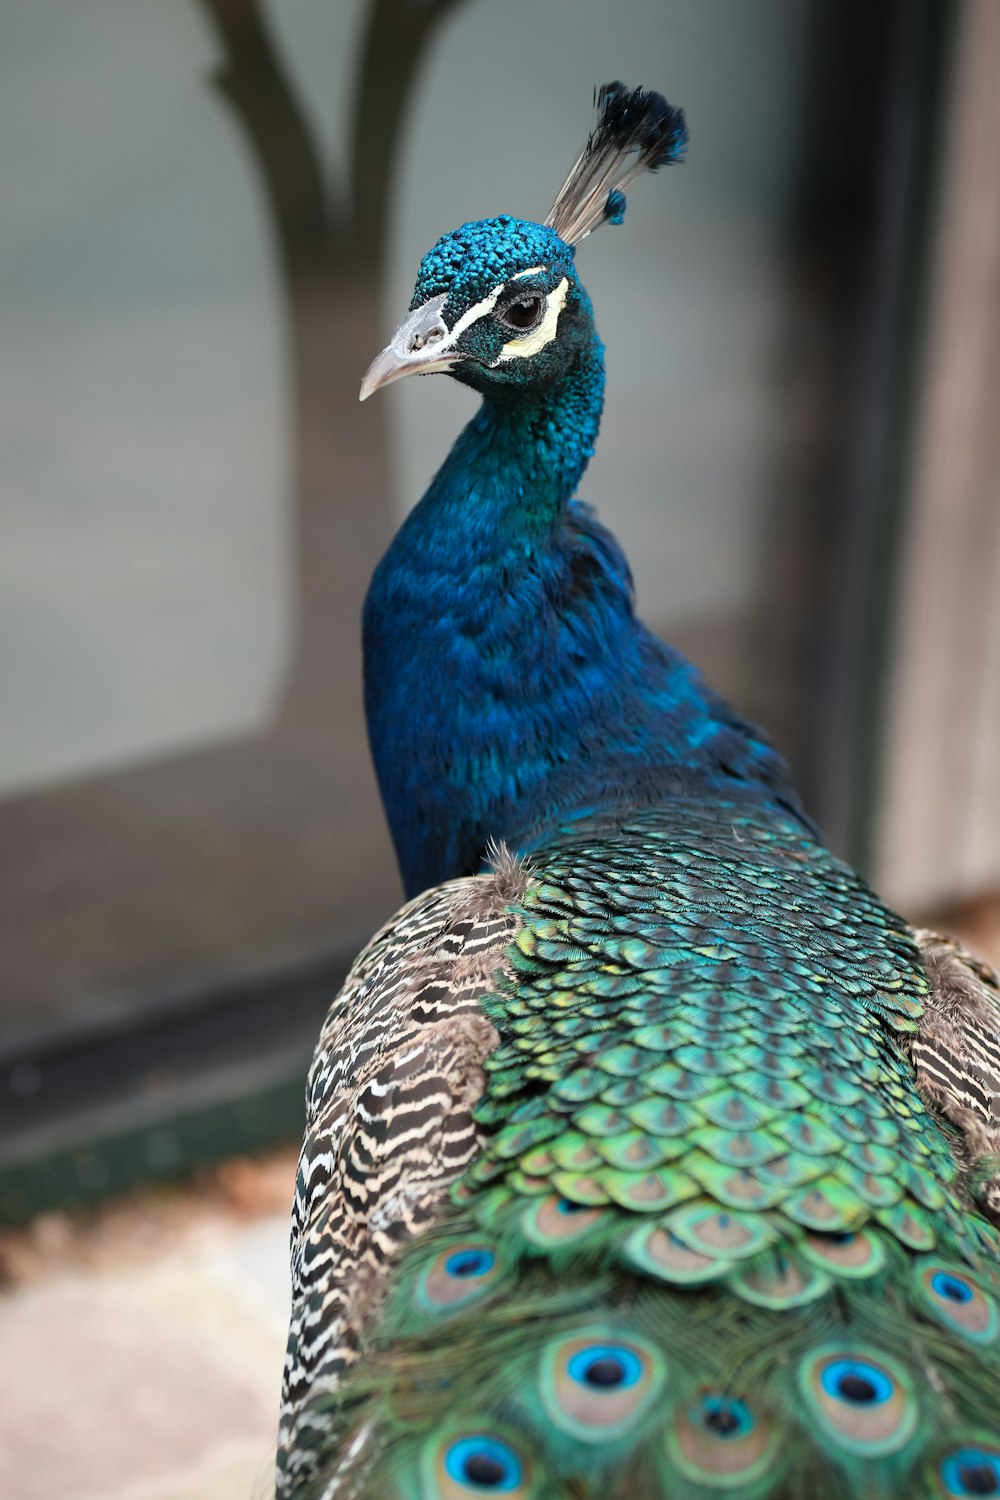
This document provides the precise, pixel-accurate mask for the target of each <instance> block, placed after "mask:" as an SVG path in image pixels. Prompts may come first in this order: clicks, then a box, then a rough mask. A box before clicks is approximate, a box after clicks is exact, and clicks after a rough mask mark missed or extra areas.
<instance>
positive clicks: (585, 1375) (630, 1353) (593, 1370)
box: [566, 1344, 642, 1390]
mask: <svg viewBox="0 0 1000 1500" xmlns="http://www.w3.org/2000/svg"><path fill="white" fill-rule="evenodd" d="M566 1373H567V1374H568V1375H569V1378H570V1379H571V1380H575V1381H576V1382H577V1384H578V1385H588V1386H590V1387H592V1388H593V1389H595V1390H614V1389H618V1390H627V1389H628V1387H629V1386H631V1385H635V1384H636V1383H637V1381H639V1380H640V1379H641V1377H642V1360H641V1359H640V1358H639V1356H638V1355H637V1354H636V1353H635V1352H634V1350H632V1349H629V1348H627V1347H626V1346H625V1345H624V1344H593V1345H591V1347H590V1348H589V1349H580V1350H578V1351H577V1353H576V1354H574V1355H573V1357H572V1359H571V1360H570V1362H569V1364H568V1365H567V1366H566Z"/></svg>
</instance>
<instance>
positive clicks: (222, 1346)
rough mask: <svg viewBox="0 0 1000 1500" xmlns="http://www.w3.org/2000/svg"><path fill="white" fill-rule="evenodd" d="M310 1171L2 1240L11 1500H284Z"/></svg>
mask: <svg viewBox="0 0 1000 1500" xmlns="http://www.w3.org/2000/svg"><path fill="white" fill-rule="evenodd" d="M293 1169H294V1154H293V1153H291V1152H285V1153H281V1154H280V1155H276V1156H274V1157H271V1158H268V1159H267V1160H266V1161H264V1162H261V1163H238V1164H229V1165H228V1166H227V1167H226V1168H223V1169H220V1171H219V1172H217V1173H213V1174H211V1175H210V1176H209V1177H208V1178H207V1179H206V1180H204V1181H203V1182H201V1183H199V1184H198V1185H197V1186H194V1187H186V1188H182V1189H172V1190H169V1191H168V1192H165V1193H164V1192H160V1193H158V1194H153V1193H148V1194H140V1195H137V1196H136V1197H135V1198H133V1199H131V1200H128V1201H125V1202H123V1203H120V1204H116V1205H112V1206H111V1207H109V1208H106V1209H102V1210H99V1211H98V1212H96V1213H92V1214H90V1215H87V1216H80V1217H69V1216H63V1215H47V1216H45V1217H44V1218H42V1219H40V1220H38V1221H36V1223H35V1224H34V1225H32V1226H30V1228H29V1229H28V1230H25V1231H19V1232H17V1233H7V1234H4V1235H3V1236H0V1263H2V1266H3V1270H4V1272H5V1281H6V1283H7V1285H6V1286H5V1289H4V1291H3V1293H2V1295H0V1496H2V1497H3V1500H63V1497H65V1500H70V1497H72V1500H267V1497H269V1496H270V1495H271V1494H272V1490H273V1486H272V1478H271V1470H272V1464H273V1454H274V1437H275V1427H276V1420H277V1403H278V1392H279V1387H280V1381H281V1363H282V1355H283V1351H284V1341H285V1332H286V1327H287V1318H288V1270H287V1259H288V1255H287V1245H288V1207H287V1205H288V1202H289V1201H290V1195H291V1185H292V1173H293ZM279 1204H280V1205H281V1206H279Z"/></svg>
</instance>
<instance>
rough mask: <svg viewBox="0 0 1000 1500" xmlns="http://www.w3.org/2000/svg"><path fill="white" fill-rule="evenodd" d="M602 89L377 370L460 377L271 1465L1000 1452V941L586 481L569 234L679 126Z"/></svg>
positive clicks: (325, 1069)
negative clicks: (646, 608) (548, 179)
mask: <svg viewBox="0 0 1000 1500" xmlns="http://www.w3.org/2000/svg"><path fill="white" fill-rule="evenodd" d="M595 102H596V106H597V120H596V124H595V126H594V128H593V130H592V132H591V134H590V135H589V137H588V139H587V142H586V145H585V147H584V149H583V151H582V153H581V155H580V157H579V158H578V160H577V161H576V163H575V164H574V166H573V168H572V170H571V172H570V173H569V176H568V177H567V179H566V181H565V183H564V185H563V187H562V188H561V189H560V191H559V193H558V195H557V197H556V200H555V203H554V206H553V208H552V210H551V212H550V213H549V215H548V217H547V218H546V220H545V222H544V223H541V224H539V223H533V222H529V221H526V220H523V219H519V218H515V217H511V216H508V215H501V216H500V217H497V218H492V219H486V220H483V221H480V222H475V223H469V224H464V225H463V226H462V227H461V228H459V229H456V230H454V231H452V232H451V233H448V234H446V235H444V237H443V238H442V239H440V240H439V241H438V243H437V244H436V245H435V246H434V248H433V249H432V250H431V251H430V252H429V253H428V254H427V255H426V256H425V257H424V259H423V261H422V262H421V264H420V269H419V274H418V276H417V281H416V288H415V290H414V294H413V300H412V303H411V306H410V310H409V313H408V314H407V316H406V317H405V318H404V320H403V321H402V323H401V324H400V326H399V328H398V329H397V331H396V333H395V334H394V335H393V338H392V341H391V343H390V344H389V346H388V347H387V348H386V349H385V350H384V351H383V353H381V354H380V355H378V357H377V358H376V359H375V361H374V363H373V364H372V366H371V368H370V369H369V370H368V372H367V374H366V375H365V377H364V383H363V385H362V388H361V398H362V400H363V399H365V397H367V396H368V395H370V394H371V393H372V392H374V391H376V390H377V389H379V388H381V387H382V386H385V385H388V384H389V383H390V382H391V381H394V380H398V379H400V378H401V377H403V376H406V375H411V374H430V373H432V372H434V371H446V372H448V373H449V374H450V375H452V376H453V377H454V379H456V380H458V381H460V382H462V383H463V384H464V385H467V386H471V387H472V389H473V390H475V391H477V392H478V393H479V394H480V395H481V396H482V404H481V406H480V408H479V410H478V412H477V414H476V415H475V416H473V418H472V420H471V421H470V422H469V423H468V425H467V426H466V427H465V429H464V431H463V432H462V433H461V435H460V436H459V437H458V439H457V441H456V442H455V444H454V446H453V447H452V449H451V451H450V453H449V454H448V456H447V458H446V459H445V461H444V464H443V466H442V467H441V469H440V470H439V471H438V473H437V474H436V476H435V478H434V479H433V481H432V483H431V485H430V487H429V489H428V491H427V493H426V494H425V496H424V498H423V500H422V501H421V503H420V504H419V505H418V506H417V507H416V509H415V510H414V511H413V512H412V513H411V514H410V516H409V517H408V519H407V520H406V521H405V523H404V524H403V525H402V527H401V529H400V530H399V532H398V534H397V535H396V537H395V539H394V541H393V542H392V545H391V546H390V548H389V550H388V552H387V554H386V556H385V557H384V558H383V560H382V562H381V563H380V565H379V567H378V569H377V570H376V572H375V575H374V578H373V581H372V584H371V588H370V592H369V594H368V598H367V602H366V605H365V611H364V622H363V634H364V654H365V703H366V712H367V718H368V726H369V734H370V742H371V749H372V754H373V758H374V762H375V767H376V771H377V775H378V780H379V785H380V788H381V793H382V798H383V801H384V805H385V810H386V814H387V817H388V821H389V824H390V828H391V832H392V836H393V840H394V843H395V848H396V851H397V855H398V860H399V864H400V868H401V871H402V876H403V881H404V885H405V889H406V895H407V898H408V904H407V905H405V906H404V907H403V908H402V910H401V911H400V912H398V913H397V914H396V915H395V916H394V917H393V918H392V919H391V920H390V921H389V922H388V924H387V925H386V926H385V927H384V928H383V929H382V930H381V931H380V932H379V933H378V934H377V935H376V936H375V937H374V938H373V940H372V941H371V943H370V944H369V946H368V947H367V948H366V949H365V950H364V952H363V953H362V954H361V956H360V957H359V958H358V959H357V961H356V963H355V964H354V967H353V969H352V970H351V973H350V975H349V977H348V979H347V981H346V983H345V985H344V987H343V989H342V991H341V993H340V994H339V996H338V997H337V999H336V1000H335V1001H334V1004H333V1006H332V1009H331V1011H330V1013H329V1016H328V1018H327V1020H326V1023H325V1025H324V1027H323V1030H322V1033H321V1036H320V1040H319V1044H318V1048H317V1051H316V1055H315V1059H314V1061H313V1064H312V1068H311V1071H310V1074H309V1079H308V1084H307V1091H306V1104H307V1128H306V1134H305V1140H304V1144H303V1148H302V1155H301V1159H300V1163H299V1169H298V1175H297V1182H296V1191H295V1203H294V1213H293V1228H292V1279H293V1307H292V1319H291V1328H290V1332H289V1341H288V1353H287V1358H286V1366H285V1388H284V1402H283V1411H282V1421H281V1429H280V1436H279V1453H278V1470H277V1488H278V1494H279V1496H280V1497H282V1500H291V1497H296V1500H305V1497H317V1500H318V1497H321V1496H322V1497H325V1500H333V1497H337V1500H465V1497H483V1496H494V1495H495V1496H500V1497H502V1500H560V1497H567V1500H568V1497H573V1500H613V1497H629V1500H659V1497H670V1500H675V1497H677V1500H764V1497H775V1500H793V1497H796V1500H834V1497H836V1500H841V1497H844V1496H847V1495H850V1496H867V1497H889V1496H892V1497H902V1496H905V1497H907V1500H916V1497H925V1496H926V1497H929V1496H951V1497H959V1496H969V1495H976V1496H982V1495H1000V1257H998V1250H1000V1234H998V1226H1000V1175H998V1168H1000V1155H998V1153H1000V983H998V979H997V976H996V975H995V974H994V973H992V972H991V971H990V970H989V969H988V968H986V967H985V966H983V965H981V964H979V963H978V962H977V961H976V959H974V958H973V957H972V956H971V955H970V954H968V953H967V952H965V951H964V950H963V949H962V948H960V947H959V946H958V945H957V944H955V943H951V942H949V941H948V940H947V939H945V938H942V937H939V936H937V935H936V934H933V933H930V932H921V931H915V930H913V929H912V928H910V927H909V926H908V925H907V924H906V922H904V921H903V920H902V919H901V918H900V917H898V916H896V915H895V914H894V913H893V912H892V911H891V910H890V909H889V908H888V907H887V906H886V905H885V904H884V903H883V902H882V901H881V900H880V899H879V897H878V896H877V895H876V894H874V893H873V891H872V890H871V889H869V887H868V886H867V885H866V884H865V882H864V880H863V879H862V878H861V877H860V876H859V875H858V874H857V873H855V871H854V870H852V869H851V868H850V867H849V866H847V865H846V864H844V863H842V862H841V861H840V860H839V859H838V858H835V857H834V855H833V854H832V853H831V852H830V851H829V850H828V849H827V848H826V847H825V846H824V844H823V842H822V840H821V838H820V836H819V834H818V832H817V830H816V828H815V827H814V825H813V823H812V822H811V821H810V819H809V817H808V815H807V814H806V812H805V811H804V810H803V807H802V805H801V804H800V801H799V799H798V797H797V795H796V793H795V791H794V789H793V787H792V786H791V784H790V781H789V777H788V773H787V771H786V768H785V766H784V764H783V762H782V760H781V759H780V757H779V756H778V754H777V753H776V751H775V750H774V749H773V748H772V747H771V745H770V744H769V743H768V741H767V739H766V737H765V735H764V734H763V733H762V732H761V731H760V730H758V729H756V728H755V727H753V725H751V724H750V723H748V722H746V721H744V719H742V718H741V717H740V716H739V715H738V714H737V713H735V712H734V711H733V710H732V709H731V708H729V707H728V706H727V705H726V704H725V703H724V702H723V701H722V700H721V699H720V698H718V697H717V696H715V695H714V694H713V693H712V692H711V691H710V690H709V688H708V687H707V686H706V685H705V683H704V682H703V681H702V679H701V678H700V676H699V675H698V673H697V672H696V671H695V670H694V669H693V668H692V667H691V666H690V665H689V664H688V663H687V662H686V661H684V660H683V659H682V658H681V657H680V656H679V655H678V654H677V653H676V652H675V651H673V650H672V649H671V648H670V647H669V646H667V645H665V644H663V643H662V642H661V641H660V640H658V639H657V638H656V637H655V636H654V635H653V634H652V633H651V632H650V631H649V630H647V629H646V627H645V626H644V625H643V624H642V623H641V622H640V621H639V620H638V619H637V618H636V615H635V612H634V606H633V595H632V584H631V577H630V573H629V568H628V564H627V562H626V560H625V558H624V556H623V554H622V552H621V550H620V548H619V546H618V544H617V543H616V541H615V540H614V538H613V537H612V535H611V534H610V533H609V532H608V531H607V530H606V529H605V528H604V526H602V525H601V523H600V522H599V521H598V520H597V518H596V517H595V515H594V513H593V511H591V510H590V509H589V508H588V507H587V506H586V505H585V504H583V503H582V502H581V501H580V500H579V499H577V498H575V495H576V489H577V485H578V482H579V480H580V477H581V475H582V474H583V472H584V470H585V468H586V466H587V462H588V460H589V458H590V457H591V455H592V453H593V451H594V444H595V441H596V438H597V431H598V424H599V421H600V415H601V405H602V400H603V393H604V365H603V348H602V344H601V341H600V339H599V337H598V335H597V332H596V329H595V324H594V314H593V309H592V306H591V302H590V300H589V298H588V296H587V293H586V291H585V290H584V288H583V285H582V284H581V282H580V279H579V276H578V273H577V269H576V249H577V246H578V245H579V244H580V243H581V242H582V241H583V240H584V239H585V238H586V237H587V236H588V235H589V234H590V233H591V231H592V230H594V229H595V228H597V227H598V226H599V225H601V224H603V223H611V224H620V223H621V222H622V220H623V219H624V217H625V211H626V192H627V190H628V189H629V187H630V184H631V183H632V182H633V180H634V179H635V178H636V177H637V175H638V174H639V173H640V172H643V171H649V172H655V171H656V170H657V169H658V168H661V167H664V166H666V165H668V164H671V163H677V162H679V161H681V159H682V158H683V156H684V153H685V149H686V145H687V138H688V137H687V129H686V125H685V120H684V116H683V113H682V111H681V110H680V109H677V108H673V107H671V106H670V105H669V104H668V103H667V102H666V101H665V100H664V99H663V98H662V97H661V96H660V95H659V94H657V93H654V92H652V91H647V90H644V89H641V88H639V89H629V88H626V87H625V86H624V85H622V84H621V83H609V84H606V85H605V86H603V87H602V88H601V89H600V90H599V91H598V93H597V96H596V101H595Z"/></svg>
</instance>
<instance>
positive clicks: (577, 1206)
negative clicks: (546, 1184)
mask: <svg viewBox="0 0 1000 1500" xmlns="http://www.w3.org/2000/svg"><path fill="white" fill-rule="evenodd" d="M586 1206H587V1205H586V1204H585V1203H571V1202H570V1201H569V1199H568V1198H560V1199H559V1202H558V1203H557V1204H556V1210H557V1211H558V1212H559V1213H561V1214H579V1213H582V1212H583V1210H584V1209H585V1208H586Z"/></svg>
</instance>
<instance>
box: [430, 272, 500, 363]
mask: <svg viewBox="0 0 1000 1500" xmlns="http://www.w3.org/2000/svg"><path fill="white" fill-rule="evenodd" d="M506 284H507V283H506V282H504V281H502V282H501V283H500V285H499V286H495V287H494V288H493V290H492V292H490V293H488V295H487V296H485V297H484V298H483V300H482V302H475V303H473V305H472V307H467V308H466V309H465V312H464V313H463V314H462V316H461V317H460V318H459V319H458V321H457V323H456V324H455V326H454V328H453V329H452V330H451V332H450V333H449V334H448V337H447V338H444V339H442V340H441V342H440V344H438V349H439V350H440V351H441V352H442V353H443V352H444V350H445V349H451V348H453V346H454V343H455V340H456V339H457V338H458V337H459V335H460V334H462V333H464V332H465V330H466V329H467V328H468V327H469V326H470V325H471V324H472V323H478V321H479V319H480V318H485V317H486V314H487V313H491V312H492V311H493V309H494V308H495V307H496V305H497V298H498V297H499V296H500V293H501V292H502V291H503V289H504V287H505V286H506Z"/></svg>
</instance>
